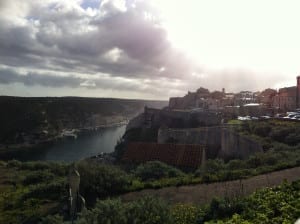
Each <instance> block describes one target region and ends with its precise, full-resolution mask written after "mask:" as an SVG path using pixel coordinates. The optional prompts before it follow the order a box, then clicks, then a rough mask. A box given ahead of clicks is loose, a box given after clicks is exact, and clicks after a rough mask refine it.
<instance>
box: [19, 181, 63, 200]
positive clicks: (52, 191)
mask: <svg viewBox="0 0 300 224" xmlns="http://www.w3.org/2000/svg"><path fill="white" fill-rule="evenodd" d="M66 196H67V188H66V182H65V180H60V181H53V182H51V183H41V184H37V185H31V186H30V187H29V192H28V193H25V194H24V195H23V200H26V199H29V198H41V199H52V200H57V201H60V200H61V199H62V198H63V197H66Z"/></svg>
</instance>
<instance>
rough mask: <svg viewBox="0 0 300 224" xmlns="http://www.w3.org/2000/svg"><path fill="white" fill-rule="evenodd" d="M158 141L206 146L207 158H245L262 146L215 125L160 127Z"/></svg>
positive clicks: (259, 149) (258, 150)
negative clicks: (186, 127) (178, 127)
mask: <svg viewBox="0 0 300 224" xmlns="http://www.w3.org/2000/svg"><path fill="white" fill-rule="evenodd" d="M157 142H158V143H179V144H199V145H205V146H207V152H206V153H207V157H208V158H216V157H221V158H229V157H230V158H241V159H244V158H247V157H248V156H249V155H251V154H254V153H256V152H262V146H261V145H260V144H259V143H258V142H256V141H254V140H252V139H249V138H247V137H244V136H241V135H240V134H238V133H236V132H234V131H233V130H231V129H230V127H223V126H215V127H202V128H190V129H170V128H160V129H159V131H158V137H157Z"/></svg>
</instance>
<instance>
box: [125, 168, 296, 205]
mask: <svg viewBox="0 0 300 224" xmlns="http://www.w3.org/2000/svg"><path fill="white" fill-rule="evenodd" d="M299 179H300V167H296V168H291V169H286V170H281V171H276V172H272V173H269V174H263V175H259V176H255V177H251V178H248V179H243V180H234V181H227V182H220V183H211V184H197V185H191V186H180V187H166V188H162V189H157V190H154V189H146V190H142V191H139V192H131V193H127V194H124V195H122V196H121V199H122V200H124V201H131V200H134V199H137V198H139V197H141V196H146V195H152V196H158V197H162V198H164V199H165V200H167V201H169V202H171V203H195V204H205V203H208V202H210V201H211V199H212V198H213V197H225V196H227V197H229V198H231V197H234V196H243V195H248V194H251V193H252V192H254V191H255V190H257V189H259V188H263V187H272V186H276V185H279V184H281V183H282V181H283V180H287V181H288V182H292V181H295V180H299Z"/></svg>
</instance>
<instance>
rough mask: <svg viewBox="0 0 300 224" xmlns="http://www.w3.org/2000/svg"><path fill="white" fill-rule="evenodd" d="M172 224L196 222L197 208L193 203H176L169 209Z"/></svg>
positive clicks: (195, 223)
mask: <svg viewBox="0 0 300 224" xmlns="http://www.w3.org/2000/svg"><path fill="white" fill-rule="evenodd" d="M171 215H172V218H173V223H174V224H197V221H198V219H199V208H197V207H196V206H194V205H187V204H177V205H175V206H174V207H173V208H172V209H171Z"/></svg>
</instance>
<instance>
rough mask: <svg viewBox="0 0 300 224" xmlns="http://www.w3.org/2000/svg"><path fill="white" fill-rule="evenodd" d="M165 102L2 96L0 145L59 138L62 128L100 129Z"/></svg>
mask: <svg viewBox="0 0 300 224" xmlns="http://www.w3.org/2000/svg"><path fill="white" fill-rule="evenodd" d="M166 104H167V102H165V101H149V100H130V99H111V98H83V97H9V96H0V108H1V116H0V123H1V125H0V144H16V143H22V142H24V141H30V140H32V139H36V138H43V137H45V136H44V135H46V136H47V137H51V136H55V135H57V134H58V133H59V132H60V131H61V130H63V129H73V128H87V127H97V126H100V125H107V124H111V123H118V122H122V121H125V120H128V119H130V118H132V117H133V116H135V115H137V114H138V113H139V112H141V111H142V110H143V108H144V106H146V105H147V106H149V107H157V108H161V107H164V106H166Z"/></svg>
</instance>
